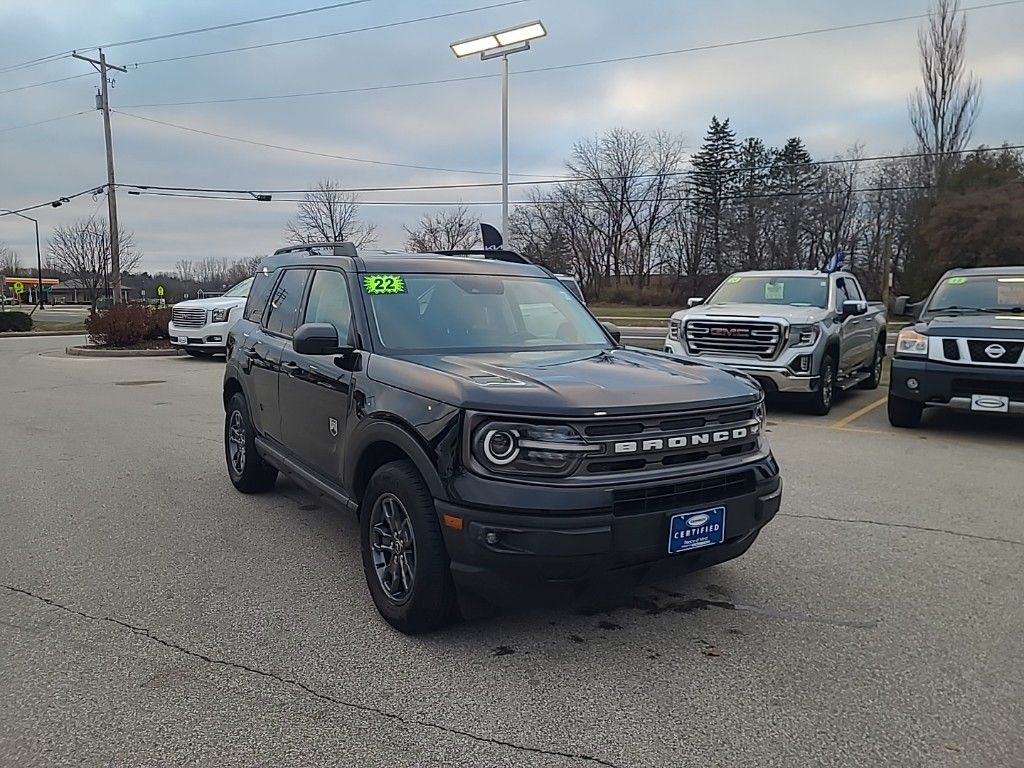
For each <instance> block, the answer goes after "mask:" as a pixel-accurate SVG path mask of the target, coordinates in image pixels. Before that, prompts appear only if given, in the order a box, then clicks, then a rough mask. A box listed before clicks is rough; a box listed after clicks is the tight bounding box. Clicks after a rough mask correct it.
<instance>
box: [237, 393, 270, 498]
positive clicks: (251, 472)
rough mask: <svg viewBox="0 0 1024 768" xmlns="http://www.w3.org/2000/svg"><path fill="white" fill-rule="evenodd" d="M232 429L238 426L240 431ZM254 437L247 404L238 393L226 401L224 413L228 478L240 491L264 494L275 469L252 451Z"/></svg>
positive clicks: (254, 444)
mask: <svg viewBox="0 0 1024 768" xmlns="http://www.w3.org/2000/svg"><path fill="white" fill-rule="evenodd" d="M236 428H240V430H241V432H240V434H239V432H237V431H235V429H236ZM255 436H256V430H254V429H253V426H252V420H251V419H250V418H249V404H248V403H247V402H246V400H245V396H244V395H243V394H242V393H241V392H239V393H237V394H235V395H234V396H233V397H232V398H231V399H230V400H229V401H228V407H227V413H225V415H224V459H225V461H227V465H228V477H229V478H231V482H232V484H233V485H234V486H235V488H237V489H238V490H240V491H241V492H242V493H265V492H266V491H269V490H270V489H271V488H273V487H274V483H275V482H277V470H276V469H275V468H274V467H272V466H270V465H269V464H267V462H265V461H264V460H263V457H262V456H260V455H259V454H258V453H257V452H256V443H255V440H254V438H255ZM235 449H238V453H236V452H235ZM239 457H240V460H239Z"/></svg>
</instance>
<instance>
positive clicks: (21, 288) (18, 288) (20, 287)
mask: <svg viewBox="0 0 1024 768" xmlns="http://www.w3.org/2000/svg"><path fill="white" fill-rule="evenodd" d="M14 292H15V293H24V292H25V284H24V283H23V282H21V281H20V280H19V281H18V282H16V283H15V284H14Z"/></svg>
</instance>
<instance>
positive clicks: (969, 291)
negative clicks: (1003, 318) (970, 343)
mask: <svg viewBox="0 0 1024 768" xmlns="http://www.w3.org/2000/svg"><path fill="white" fill-rule="evenodd" d="M925 311H926V312H933V313H934V312H941V311H944V312H971V311H975V312H977V311H982V312H1014V311H1018V312H1024V276H1021V275H978V276H975V275H955V276H953V277H947V278H946V279H945V280H943V281H942V282H941V283H940V284H939V286H938V288H936V289H935V293H934V294H933V295H932V298H931V301H929V302H928V308H927V309H926V310H925Z"/></svg>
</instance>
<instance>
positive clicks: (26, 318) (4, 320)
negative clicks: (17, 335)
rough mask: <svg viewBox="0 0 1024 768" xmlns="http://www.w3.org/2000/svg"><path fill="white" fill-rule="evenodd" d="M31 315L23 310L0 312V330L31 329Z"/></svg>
mask: <svg viewBox="0 0 1024 768" xmlns="http://www.w3.org/2000/svg"><path fill="white" fill-rule="evenodd" d="M31 330H32V316H31V315H28V314H26V313H24V312H0V331H31Z"/></svg>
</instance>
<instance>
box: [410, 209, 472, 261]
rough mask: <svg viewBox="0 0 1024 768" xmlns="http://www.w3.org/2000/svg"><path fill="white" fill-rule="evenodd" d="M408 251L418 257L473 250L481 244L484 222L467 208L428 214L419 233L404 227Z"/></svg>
mask: <svg viewBox="0 0 1024 768" xmlns="http://www.w3.org/2000/svg"><path fill="white" fill-rule="evenodd" d="M403 229H404V230H405V231H406V233H407V234H408V235H409V237H408V238H407V239H406V241H405V247H406V248H408V249H409V250H410V251H413V252H416V253H430V252H431V251H455V250H459V249H468V248H473V247H474V246H475V245H477V244H478V243H479V242H480V219H478V218H477V217H476V216H472V215H471V214H470V213H469V210H468V209H467V208H466V207H465V206H459V207H458V208H453V209H451V210H448V211H441V212H440V213H437V214H429V213H428V214H424V215H423V216H422V217H421V218H420V220H419V223H418V224H417V225H416V228H415V229H409V228H408V227H403Z"/></svg>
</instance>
